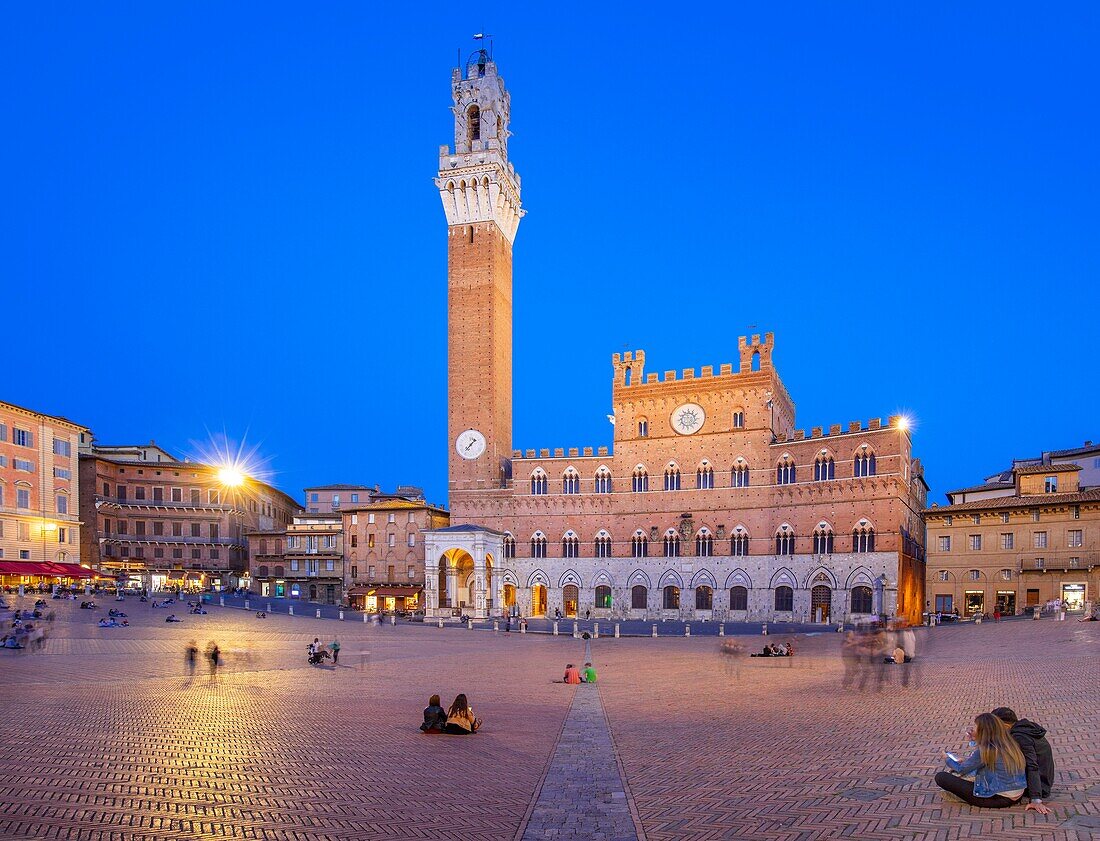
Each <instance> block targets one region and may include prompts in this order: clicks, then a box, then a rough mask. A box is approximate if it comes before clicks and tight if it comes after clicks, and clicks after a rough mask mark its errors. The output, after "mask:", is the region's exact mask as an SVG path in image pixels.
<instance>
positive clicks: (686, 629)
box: [684, 625, 691, 637]
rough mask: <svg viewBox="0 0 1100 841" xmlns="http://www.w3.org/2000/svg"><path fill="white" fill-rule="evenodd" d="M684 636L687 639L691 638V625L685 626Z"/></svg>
mask: <svg viewBox="0 0 1100 841" xmlns="http://www.w3.org/2000/svg"><path fill="white" fill-rule="evenodd" d="M684 636H685V637H690V636H691V625H684Z"/></svg>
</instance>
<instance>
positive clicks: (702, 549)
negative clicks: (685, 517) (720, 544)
mask: <svg viewBox="0 0 1100 841" xmlns="http://www.w3.org/2000/svg"><path fill="white" fill-rule="evenodd" d="M695 554H696V556H697V557H700V558H709V557H711V556H712V555H713V554H714V535H713V534H711V533H710V530H709V529H700V530H699V533H698V534H697V535H695Z"/></svg>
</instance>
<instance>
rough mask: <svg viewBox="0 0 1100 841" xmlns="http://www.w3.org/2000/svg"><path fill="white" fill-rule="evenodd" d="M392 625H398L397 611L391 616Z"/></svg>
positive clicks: (394, 626)
mask: <svg viewBox="0 0 1100 841" xmlns="http://www.w3.org/2000/svg"><path fill="white" fill-rule="evenodd" d="M390 626H391V627H393V628H396V627H397V614H396V613H395V614H394V615H393V616H391V617H390Z"/></svg>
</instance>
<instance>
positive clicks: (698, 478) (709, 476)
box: [695, 461, 714, 490]
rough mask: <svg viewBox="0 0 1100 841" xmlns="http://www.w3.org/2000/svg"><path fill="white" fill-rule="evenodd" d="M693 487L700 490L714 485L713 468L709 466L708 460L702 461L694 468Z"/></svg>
mask: <svg viewBox="0 0 1100 841" xmlns="http://www.w3.org/2000/svg"><path fill="white" fill-rule="evenodd" d="M695 487H697V488H700V489H701V490H710V489H711V488H713V487H714V468H713V467H711V466H710V462H707V461H704V462H703V463H702V464H700V465H699V466H698V467H697V468H695Z"/></svg>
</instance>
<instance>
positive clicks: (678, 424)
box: [425, 51, 927, 622]
mask: <svg viewBox="0 0 1100 841" xmlns="http://www.w3.org/2000/svg"><path fill="white" fill-rule="evenodd" d="M452 96H453V101H454V108H453V113H454V121H455V145H454V147H453V149H452V148H451V147H449V146H443V147H441V149H440V163H439V175H438V178H437V181H436V184H437V186H438V188H439V191H440V195H441V198H442V200H443V206H444V211H445V213H446V217H447V223H448V327H449V347H448V351H449V353H448V433H449V461H448V467H449V492H450V509H451V526H450V527H449V528H446V529H439V530H434V531H428V532H426V534H425V538H426V539H425V553H426V558H427V562H426V565H425V566H426V569H425V596H426V607H427V612H428V614H429V615H433V616H451V615H457V614H460V613H465V614H467V615H473V616H491V615H500V614H501V613H503V612H506V611H507V612H512V613H515V614H519V615H524V616H541V615H548V616H555V615H557V614H559V613H560V614H561V615H562V616H566V617H567V616H585V615H591V616H593V617H608V618H610V617H622V618H645V619H659V618H676V619H697V620H698V619H713V620H727V621H739V620H755V621H761V620H764V621H766V620H804V621H805V620H816V621H823V622H824V621H851V620H853V619H858V618H859V617H861V616H869V615H872V614H886V615H889V616H895V615H897V616H903V617H906V618H908V619H909V620H911V621H914V622H916V621H919V620H920V614H921V610H922V606H923V603H924V580H925V570H924V523H923V518H922V510H923V509H924V507H925V505H926V501H927V485H926V484H925V482H924V478H923V475H922V469H921V465H920V462H919V460H917V459H915V458H914V457H913V455H912V442H911V439H910V434H909V428H908V424H907V422H906V421H905V419H904V418H900V417H894V418H890V419H889V420H888V421H885V422H884V421H882V420H881V419H879V418H872V419H870V420H869V421H851V422H849V423H847V424H843V425H841V424H836V425H833V426H830V427H814V428H812V429H811V430H810V431H809V432H806V431H805V430H803V429H797V428H795V407H794V402H793V400H792V399H791V397H790V395H789V394H788V392H787V389H786V388H785V386H784V385H783V382H782V380H781V379H780V377H779V374H778V371H777V370H776V367H775V365H774V361H773V356H774V350H775V342H774V337H773V336H772V334H771V333H767V334H764V335H763V336H762V337H761V336H759V335H754V336H743V337H740V338H739V340H738V353H737V359H736V361H735V362H732V363H729V364H723V365H720V366H718V369H717V370H715V369H714V367H713V366H710V365H704V366H702V368H701V369H686V370H683V371H681V372H677V371H665V372H664V373H663V375H658V374H657V373H651V372H647V371H646V369H645V363H646V360H645V353H644V352H643V351H640V350H639V351H634V352H627V353H623V354H614V355H613V356H612V403H613V406H614V424H615V425H614V441H613V447H612V448H611V449H610V450H609V449H608V448H607V447H596V448H592V447H583V448H574V449H568V450H566V449H553V450H551V449H537V450H536V449H528V450H513V449H512V447H513V445H512V404H511V400H512V244H513V241H514V239H515V235H516V230H517V228H518V225H519V221H520V219H521V218H522V216H523V210H522V209H521V204H520V179H519V176H518V175H517V174H516V172H515V169H514V167H513V165H512V164H511V163H510V162H509V161H508V155H507V138H508V136H509V133H508V122H509V115H510V106H511V103H510V98H509V95H508V92H507V90H506V89H505V87H504V82H503V80H502V79H501V78H500V76H499V74H498V72H497V67H496V65H495V64H494V63H493V62H492V60H491V59H490V58H489V56H488V55H487V54H486V53H485V52H484V51H479V52H477V53H475V54H474V56H473V57H471V59H470V61H469V62H468V63H467V65H466V67H465V68H457V69H455V70H454V71H453V74H452Z"/></svg>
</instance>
